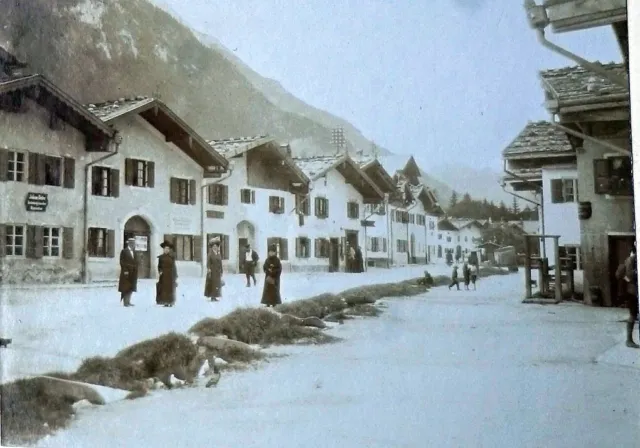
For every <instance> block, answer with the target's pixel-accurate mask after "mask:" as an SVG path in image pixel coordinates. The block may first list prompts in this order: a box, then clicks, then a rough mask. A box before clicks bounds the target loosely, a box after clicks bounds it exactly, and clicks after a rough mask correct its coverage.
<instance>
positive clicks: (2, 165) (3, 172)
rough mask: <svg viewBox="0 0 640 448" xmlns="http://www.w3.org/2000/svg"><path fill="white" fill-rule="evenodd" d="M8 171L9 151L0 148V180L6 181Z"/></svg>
mask: <svg viewBox="0 0 640 448" xmlns="http://www.w3.org/2000/svg"><path fill="white" fill-rule="evenodd" d="M8 171H9V151H8V150H6V149H1V148H0V182H6V181H7V177H8V176H7V174H9V173H8Z"/></svg>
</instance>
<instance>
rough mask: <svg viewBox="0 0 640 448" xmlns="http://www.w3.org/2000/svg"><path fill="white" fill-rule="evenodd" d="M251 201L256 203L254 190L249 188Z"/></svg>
mask: <svg viewBox="0 0 640 448" xmlns="http://www.w3.org/2000/svg"><path fill="white" fill-rule="evenodd" d="M251 203H252V204H255V203H256V192H255V191H254V190H251Z"/></svg>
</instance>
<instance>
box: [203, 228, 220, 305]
mask: <svg viewBox="0 0 640 448" xmlns="http://www.w3.org/2000/svg"><path fill="white" fill-rule="evenodd" d="M209 247H210V249H209V253H208V254H207V279H206V281H205V284H204V296H205V297H208V298H210V299H211V301H212V302H217V301H218V297H221V296H222V257H221V256H220V241H219V240H218V239H215V238H212V239H211V241H209Z"/></svg>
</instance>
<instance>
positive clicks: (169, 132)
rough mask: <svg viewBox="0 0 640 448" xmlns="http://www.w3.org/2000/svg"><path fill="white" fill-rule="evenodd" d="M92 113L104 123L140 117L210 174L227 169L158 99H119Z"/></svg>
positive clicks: (97, 105)
mask: <svg viewBox="0 0 640 448" xmlns="http://www.w3.org/2000/svg"><path fill="white" fill-rule="evenodd" d="M87 108H88V109H89V111H90V112H91V113H93V114H94V115H95V116H96V117H98V118H100V119H101V120H102V121H103V122H105V123H108V122H110V121H113V120H115V119H116V118H119V117H123V116H125V115H128V114H136V115H140V116H141V117H142V118H144V119H145V120H146V121H147V122H149V124H151V126H153V127H155V128H156V129H157V130H158V131H160V132H161V133H162V134H164V135H165V138H166V140H167V141H171V142H173V144H175V145H176V146H177V147H178V148H180V149H181V150H182V151H183V152H184V153H185V154H187V155H188V156H189V157H190V158H191V159H193V160H194V161H195V162H196V163H198V164H199V165H200V166H202V167H203V168H204V169H205V172H206V171H207V170H209V171H213V170H215V167H219V166H222V167H225V168H226V167H227V166H228V165H229V163H228V162H227V160H226V159H225V158H224V157H223V156H222V155H221V154H219V153H218V152H216V151H215V150H214V149H213V148H212V147H211V145H209V144H208V143H207V142H206V141H205V139H204V138H202V136H201V135H200V134H198V133H197V132H196V131H195V130H194V129H193V128H192V127H191V126H189V125H188V124H187V123H186V122H185V121H184V120H183V119H182V118H180V117H179V116H178V115H177V114H176V113H175V112H174V111H173V110H171V109H170V108H169V106H167V105H166V104H165V103H163V102H162V101H160V100H159V99H157V98H151V97H146V96H136V97H132V98H119V99H117V100H114V101H105V102H102V103H92V104H89V105H88V106H87Z"/></svg>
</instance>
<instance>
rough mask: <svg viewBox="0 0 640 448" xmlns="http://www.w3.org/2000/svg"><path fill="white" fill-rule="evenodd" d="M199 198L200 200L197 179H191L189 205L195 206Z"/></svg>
mask: <svg viewBox="0 0 640 448" xmlns="http://www.w3.org/2000/svg"><path fill="white" fill-rule="evenodd" d="M197 198H198V192H197V190H196V181H195V179H190V180H189V204H191V205H195V203H196V200H197Z"/></svg>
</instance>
